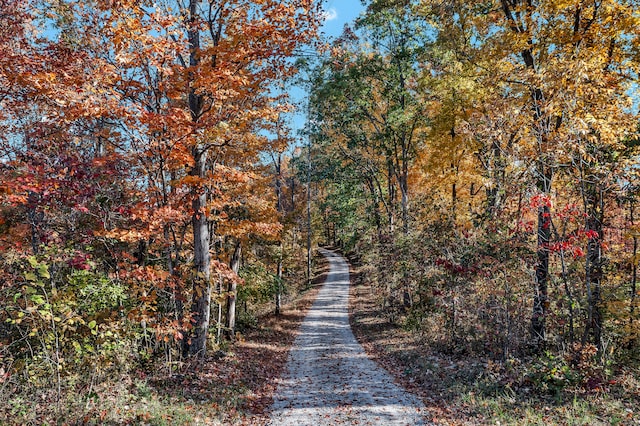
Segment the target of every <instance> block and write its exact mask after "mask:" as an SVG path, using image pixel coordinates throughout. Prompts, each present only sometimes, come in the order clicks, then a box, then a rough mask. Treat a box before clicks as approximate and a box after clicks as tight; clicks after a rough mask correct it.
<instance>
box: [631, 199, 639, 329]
mask: <svg viewBox="0 0 640 426" xmlns="http://www.w3.org/2000/svg"><path fill="white" fill-rule="evenodd" d="M634 209H635V200H634V199H631V201H629V220H630V222H631V229H632V234H633V257H632V258H631V259H632V263H631V290H630V293H631V294H630V296H631V297H630V301H629V329H630V330H633V322H634V320H635V310H636V297H637V294H638V293H637V282H638V236H637V233H636V230H635V229H634V228H635V217H634V213H635V212H634ZM634 340H635V339H634Z"/></svg>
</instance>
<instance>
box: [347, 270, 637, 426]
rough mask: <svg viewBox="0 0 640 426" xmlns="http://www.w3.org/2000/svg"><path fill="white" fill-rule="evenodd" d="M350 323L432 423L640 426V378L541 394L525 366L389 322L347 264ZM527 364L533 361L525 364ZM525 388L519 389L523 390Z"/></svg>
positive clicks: (624, 375) (627, 372)
mask: <svg viewBox="0 0 640 426" xmlns="http://www.w3.org/2000/svg"><path fill="white" fill-rule="evenodd" d="M351 277H352V278H351V280H352V286H351V298H350V302H351V303H350V311H351V312H350V313H351V326H352V329H353V332H354V334H355V335H356V337H357V339H358V340H359V341H360V343H361V344H362V345H363V347H364V348H365V350H366V351H367V353H368V354H369V356H370V357H371V358H373V359H374V360H375V361H376V362H377V363H378V364H380V365H382V366H383V367H384V368H385V369H386V370H387V371H389V372H391V373H392V374H393V375H394V377H395V378H396V381H397V382H399V383H400V384H402V385H403V386H404V388H405V389H407V390H409V391H410V392H412V393H414V394H416V395H418V396H420V397H421V398H422V400H423V401H424V404H425V406H426V408H427V410H428V412H429V413H430V416H431V421H432V422H433V423H434V424H436V425H640V375H639V374H638V373H639V372H638V371H635V370H632V369H626V368H622V369H620V370H619V371H618V372H617V374H616V375H615V377H613V378H609V379H608V382H607V383H604V384H602V385H601V386H600V387H599V388H597V389H595V390H593V391H584V390H583V389H578V388H569V387H567V388H566V389H562V390H556V391H553V392H549V391H548V390H547V391H542V390H541V389H540V388H539V387H537V386H536V384H535V383H530V382H529V383H528V382H527V379H526V378H525V377H526V375H527V373H528V371H530V370H527V365H526V362H522V363H521V364H519V365H518V364H517V362H516V361H514V365H512V366H511V368H510V369H509V371H508V372H507V371H506V370H507V369H505V366H503V365H501V364H500V363H498V362H492V361H491V360H488V359H483V358H481V357H474V356H466V357H465V356H453V355H449V354H443V353H442V352H438V351H437V350H434V349H432V348H431V347H430V345H429V344H428V343H427V342H426V341H425V340H426V339H424V338H423V337H421V336H420V333H416V332H410V331H408V330H406V329H405V328H403V327H402V326H401V325H398V324H392V323H390V322H389V321H388V319H387V315H386V314H385V313H384V312H383V310H382V309H381V307H380V303H378V300H377V297H376V295H375V294H374V291H373V288H372V286H371V285H370V284H369V283H368V282H367V279H366V276H364V275H362V274H361V273H360V270H359V268H356V267H353V266H352V267H351ZM527 362H532V360H528V361H527ZM523 383H524V385H523Z"/></svg>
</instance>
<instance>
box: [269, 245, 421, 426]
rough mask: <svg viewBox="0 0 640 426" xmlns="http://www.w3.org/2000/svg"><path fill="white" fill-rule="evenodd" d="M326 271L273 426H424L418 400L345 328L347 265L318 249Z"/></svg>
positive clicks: (279, 396)
mask: <svg viewBox="0 0 640 426" xmlns="http://www.w3.org/2000/svg"><path fill="white" fill-rule="evenodd" d="M321 252H322V254H323V255H324V256H325V257H327V258H328V259H329V263H330V271H329V275H328V277H327V281H326V282H325V284H324V286H323V287H322V289H321V290H320V292H319V294H318V298H317V299H316V301H315V302H314V304H313V306H312V307H311V309H310V310H309V313H308V314H307V317H306V318H305V320H304V322H303V323H302V326H301V327H300V331H299V334H298V337H297V338H296V340H295V342H294V344H293V346H292V348H291V352H290V353H289V359H288V360H287V372H286V373H285V375H284V377H283V378H282V379H280V382H279V384H278V389H277V391H276V395H275V397H274V403H273V406H272V415H271V424H272V425H274V426H280V425H296V426H301V425H314V426H315V425H336V424H346V425H423V424H426V422H425V420H424V418H423V416H422V414H421V413H423V412H425V410H424V406H423V404H422V402H420V400H419V399H418V398H416V397H415V396H413V395H411V394H409V393H407V392H406V391H405V390H403V389H402V388H400V387H399V386H397V385H395V384H394V382H393V378H392V377H391V376H390V375H389V374H388V373H387V372H386V371H385V370H383V369H382V368H380V367H379V366H378V365H377V364H376V363H374V362H373V361H372V360H370V359H369V358H368V357H367V355H366V354H365V352H364V350H363V349H362V346H360V344H359V343H358V342H357V340H356V338H355V337H354V335H353V333H352V332H351V327H350V326H349V313H348V301H349V267H348V265H347V263H346V261H345V260H344V258H343V257H342V256H340V255H338V254H335V253H333V252H331V251H329V250H321Z"/></svg>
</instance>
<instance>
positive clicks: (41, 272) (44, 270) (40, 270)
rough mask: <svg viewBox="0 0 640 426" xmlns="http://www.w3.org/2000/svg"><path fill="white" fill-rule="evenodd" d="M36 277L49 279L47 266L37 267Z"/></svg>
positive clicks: (42, 264)
mask: <svg viewBox="0 0 640 426" xmlns="http://www.w3.org/2000/svg"><path fill="white" fill-rule="evenodd" d="M38 275H40V276H41V277H42V278H46V279H50V278H51V274H49V268H48V267H47V265H45V264H44V263H41V264H40V265H38Z"/></svg>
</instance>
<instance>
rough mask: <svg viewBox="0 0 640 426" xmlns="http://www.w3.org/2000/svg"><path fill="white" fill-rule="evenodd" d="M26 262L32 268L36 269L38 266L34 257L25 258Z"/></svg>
mask: <svg viewBox="0 0 640 426" xmlns="http://www.w3.org/2000/svg"><path fill="white" fill-rule="evenodd" d="M27 261H28V262H29V265H31V267H32V268H36V267H37V266H38V260H37V259H36V257H35V256H29V257H27Z"/></svg>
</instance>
